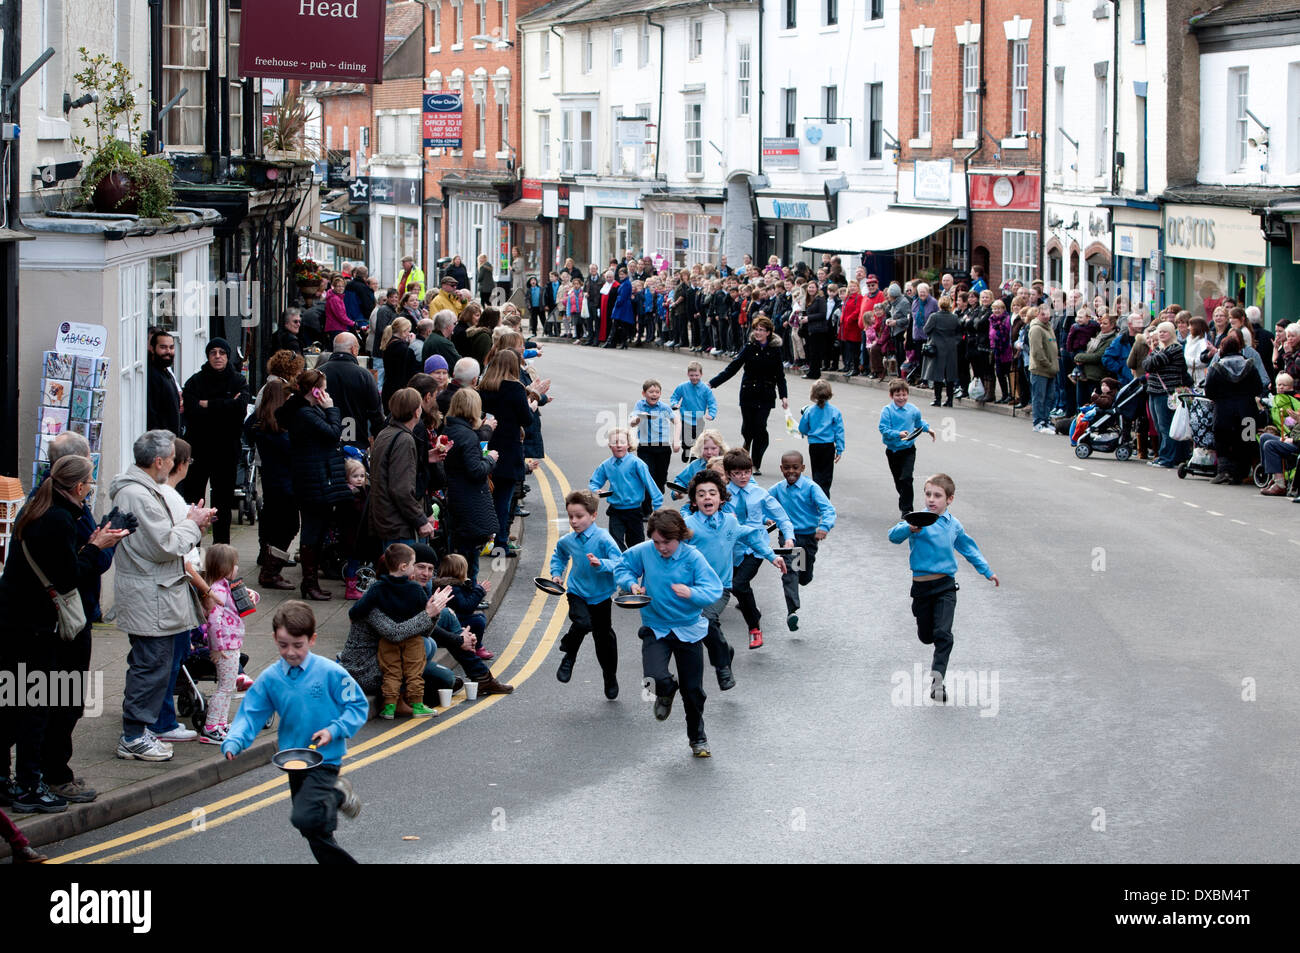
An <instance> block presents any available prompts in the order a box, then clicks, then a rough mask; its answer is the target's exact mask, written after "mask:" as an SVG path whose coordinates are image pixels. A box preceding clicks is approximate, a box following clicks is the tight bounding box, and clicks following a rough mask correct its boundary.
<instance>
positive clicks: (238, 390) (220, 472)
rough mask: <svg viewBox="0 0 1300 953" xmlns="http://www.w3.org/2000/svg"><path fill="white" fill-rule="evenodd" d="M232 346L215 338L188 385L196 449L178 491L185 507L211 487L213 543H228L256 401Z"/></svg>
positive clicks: (190, 432)
mask: <svg viewBox="0 0 1300 953" xmlns="http://www.w3.org/2000/svg"><path fill="white" fill-rule="evenodd" d="M231 350H232V349H231V347H230V343H229V342H228V341H226V340H225V338H213V339H212V340H211V341H209V342H208V346H207V348H206V349H205V353H206V354H207V356H208V360H207V362H206V363H205V364H204V365H203V366H202V367H200V368H199V370H198V373H197V374H195V375H194V376H193V377H191V378H190V379H189V380H187V381H186V382H185V390H184V392H183V394H182V397H183V399H184V401H185V428H186V429H185V433H186V439H187V440H188V441H189V442H190V446H191V447H193V449H194V456H193V461H192V462H191V463H190V472H189V476H187V477H186V478H185V481H184V482H183V483H182V484H181V485H180V487H178V489H179V490H180V493H181V496H183V497H184V498H185V500H186V501H187V502H190V503H198V502H202V500H203V498H204V494H205V493H206V492H207V486H208V482H209V481H211V483H212V505H213V506H214V507H215V508H216V510H217V515H216V519H214V520H213V521H212V541H213V542H214V543H229V542H230V511H231V510H232V509H233V508H234V506H235V469H236V465H237V463H238V461H239V435H240V431H241V430H242V428H243V424H244V416H245V410H246V408H247V407H248V402H249V401H250V400H252V395H251V394H250V393H249V390H248V381H246V380H245V379H244V375H243V374H240V373H239V372H238V371H237V370H235V368H234V366H233V365H232V364H231V360H230V354H231Z"/></svg>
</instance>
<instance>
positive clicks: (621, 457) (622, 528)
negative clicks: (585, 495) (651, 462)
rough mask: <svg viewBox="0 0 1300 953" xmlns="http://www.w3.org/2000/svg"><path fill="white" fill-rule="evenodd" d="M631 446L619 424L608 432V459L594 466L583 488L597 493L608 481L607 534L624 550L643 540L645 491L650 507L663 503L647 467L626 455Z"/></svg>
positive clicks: (625, 432) (627, 436)
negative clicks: (610, 492) (648, 496)
mask: <svg viewBox="0 0 1300 953" xmlns="http://www.w3.org/2000/svg"><path fill="white" fill-rule="evenodd" d="M631 448H632V433H631V431H629V430H626V429H624V428H622V427H616V428H615V429H614V430H611V431H610V432H609V453H610V456H609V459H608V460H606V461H605V462H604V463H602V464H601V465H600V466H598V467H596V469H595V471H594V472H593V473H592V474H591V479H590V480H588V481H587V488H588V489H589V490H591V492H592V493H599V492H600V490H601V488H602V487H603V486H604V485H605V484H606V483H608V484H609V487H610V489H611V490H612V491H613V493H612V494H611V495H610V498H609V504H608V507H607V509H608V511H609V535H610V536H612V537H613V538H614V542H615V543H617V544H618V548H619V549H627V548H629V547H631V546H635V545H636V544H637V543H640V542H642V541H644V540H645V530H644V528H643V526H642V523H641V503H642V501H643V500H644V499H645V497H646V494H649V495H650V505H651V507H652V508H654V509H656V510H657V509H659V507H661V506H663V504H664V495H663V493H661V492H660V490H659V487H657V486H655V482H654V478H653V477H652V476H651V475H650V468H649V467H647V466H646V465H645V461H644V460H642V459H640V458H639V457H633V456H630V455H629V452H628V451H629V450H631Z"/></svg>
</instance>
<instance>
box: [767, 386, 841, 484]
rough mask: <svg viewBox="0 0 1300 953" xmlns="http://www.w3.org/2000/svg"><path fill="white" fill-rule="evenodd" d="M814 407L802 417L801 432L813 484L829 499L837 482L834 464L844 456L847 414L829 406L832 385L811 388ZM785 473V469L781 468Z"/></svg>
mask: <svg viewBox="0 0 1300 953" xmlns="http://www.w3.org/2000/svg"><path fill="white" fill-rule="evenodd" d="M809 396H810V397H811V398H812V401H813V402H812V404H810V405H809V406H807V407H805V408H804V410H803V413H802V414H801V415H800V416H799V432H800V433H801V434H803V435H804V436H805V437H807V438H808V461H809V463H811V464H812V481H813V482H814V483H816V484H817V485H818V486H819V487H821V488H822V492H823V493H825V494H826V496H827V497H828V498H829V497H830V495H831V483H832V482H833V481H834V479H835V464H837V463H839V462H840V457H842V456H843V455H844V415H843V414H841V413H840V410H839V408H838V407H835V406H833V405H832V404H831V403H830V399H831V385H830V382H829V381H823V380H819V381H817V382H816V383H815V384H813V386H812V393H811V394H809ZM782 471H784V467H782Z"/></svg>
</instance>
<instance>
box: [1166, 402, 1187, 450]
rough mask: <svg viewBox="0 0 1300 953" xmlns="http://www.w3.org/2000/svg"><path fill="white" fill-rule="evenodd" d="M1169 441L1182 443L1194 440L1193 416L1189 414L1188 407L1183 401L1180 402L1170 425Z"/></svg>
mask: <svg viewBox="0 0 1300 953" xmlns="http://www.w3.org/2000/svg"><path fill="white" fill-rule="evenodd" d="M1169 439H1170V440H1178V441H1180V442H1182V441H1187V440H1191V439H1192V415H1191V414H1189V413H1188V412H1187V405H1186V404H1185V403H1183V402H1182V401H1179V402H1178V409H1177V410H1175V411H1174V419H1173V420H1172V421H1171V422H1170V424H1169Z"/></svg>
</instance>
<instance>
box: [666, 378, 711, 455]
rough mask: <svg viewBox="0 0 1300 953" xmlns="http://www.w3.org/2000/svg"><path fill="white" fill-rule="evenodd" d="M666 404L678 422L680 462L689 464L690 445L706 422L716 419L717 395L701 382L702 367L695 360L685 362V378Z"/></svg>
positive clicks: (702, 379) (702, 380)
mask: <svg viewBox="0 0 1300 953" xmlns="http://www.w3.org/2000/svg"><path fill="white" fill-rule="evenodd" d="M668 403H669V404H670V405H671V406H672V408H673V410H675V411H677V415H678V417H679V418H680V419H681V424H682V463H690V461H691V458H690V456H689V453H690V449H689V448H690V447H691V445H692V444H694V443H695V441H696V439H697V438H698V437H699V435H700V428H701V427H703V426H704V424H705V423H706V422H707V421H710V420H717V419H718V398H716V397H714V396H713V388H712V387H710V386H709V385H708V384H706V383H705V382H704V367H703V365H701V364H700V362H699V361H691V363H689V364H687V365H686V380H685V381H683V382H682V383H680V384H678V385H677V387H676V388H675V389H674V390H673V393H672V396H671V397H669V398H668Z"/></svg>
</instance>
